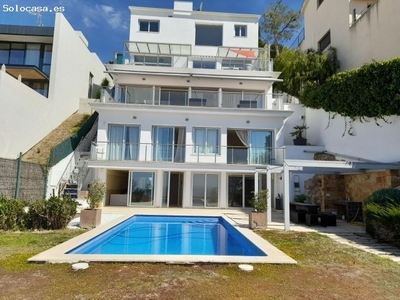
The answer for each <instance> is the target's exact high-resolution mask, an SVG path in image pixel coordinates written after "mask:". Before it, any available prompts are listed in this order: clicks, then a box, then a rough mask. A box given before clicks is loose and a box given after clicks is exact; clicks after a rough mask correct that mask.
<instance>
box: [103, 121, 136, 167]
mask: <svg viewBox="0 0 400 300" xmlns="http://www.w3.org/2000/svg"><path fill="white" fill-rule="evenodd" d="M139 133H140V129H139V126H124V125H110V126H109V127H108V141H109V145H108V159H109V160H138V159H139Z"/></svg>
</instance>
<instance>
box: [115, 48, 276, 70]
mask: <svg viewBox="0 0 400 300" xmlns="http://www.w3.org/2000/svg"><path fill="white" fill-rule="evenodd" d="M114 64H119V65H121V64H122V65H136V66H157V67H173V68H189V69H216V70H245V71H267V72H268V71H273V60H272V59H271V57H270V47H269V45H266V46H265V47H264V48H250V47H218V46H215V47H211V46H196V45H194V46H193V45H188V44H162V43H146V42H126V43H125V49H124V50H123V51H121V52H116V53H115V54H114Z"/></svg>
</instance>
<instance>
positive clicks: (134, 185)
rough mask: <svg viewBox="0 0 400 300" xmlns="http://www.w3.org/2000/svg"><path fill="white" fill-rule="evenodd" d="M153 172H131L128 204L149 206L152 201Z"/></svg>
mask: <svg viewBox="0 0 400 300" xmlns="http://www.w3.org/2000/svg"><path fill="white" fill-rule="evenodd" d="M154 175H155V174H154V173H153V172H131V174H130V177H131V186H130V194H131V195H130V198H131V201H130V204H131V205H140V206H151V205H153V201H154V177H155V176H154Z"/></svg>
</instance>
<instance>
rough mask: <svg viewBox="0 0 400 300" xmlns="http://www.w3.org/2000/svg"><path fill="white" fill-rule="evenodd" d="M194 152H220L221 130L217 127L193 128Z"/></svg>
mask: <svg viewBox="0 0 400 300" xmlns="http://www.w3.org/2000/svg"><path fill="white" fill-rule="evenodd" d="M193 142H194V149H193V152H194V153H200V154H219V153H220V132H219V129H216V128H194V129H193Z"/></svg>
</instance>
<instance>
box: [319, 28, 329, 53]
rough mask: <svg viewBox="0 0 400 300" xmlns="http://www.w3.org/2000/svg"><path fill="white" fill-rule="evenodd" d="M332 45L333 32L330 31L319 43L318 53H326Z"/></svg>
mask: <svg viewBox="0 0 400 300" xmlns="http://www.w3.org/2000/svg"><path fill="white" fill-rule="evenodd" d="M330 44H331V31H330V30H328V32H327V33H325V35H324V36H323V37H322V38H321V39H320V40H319V42H318V51H319V52H322V51H324V50H325V49H326V48H327V47H328V46H329V45H330Z"/></svg>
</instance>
